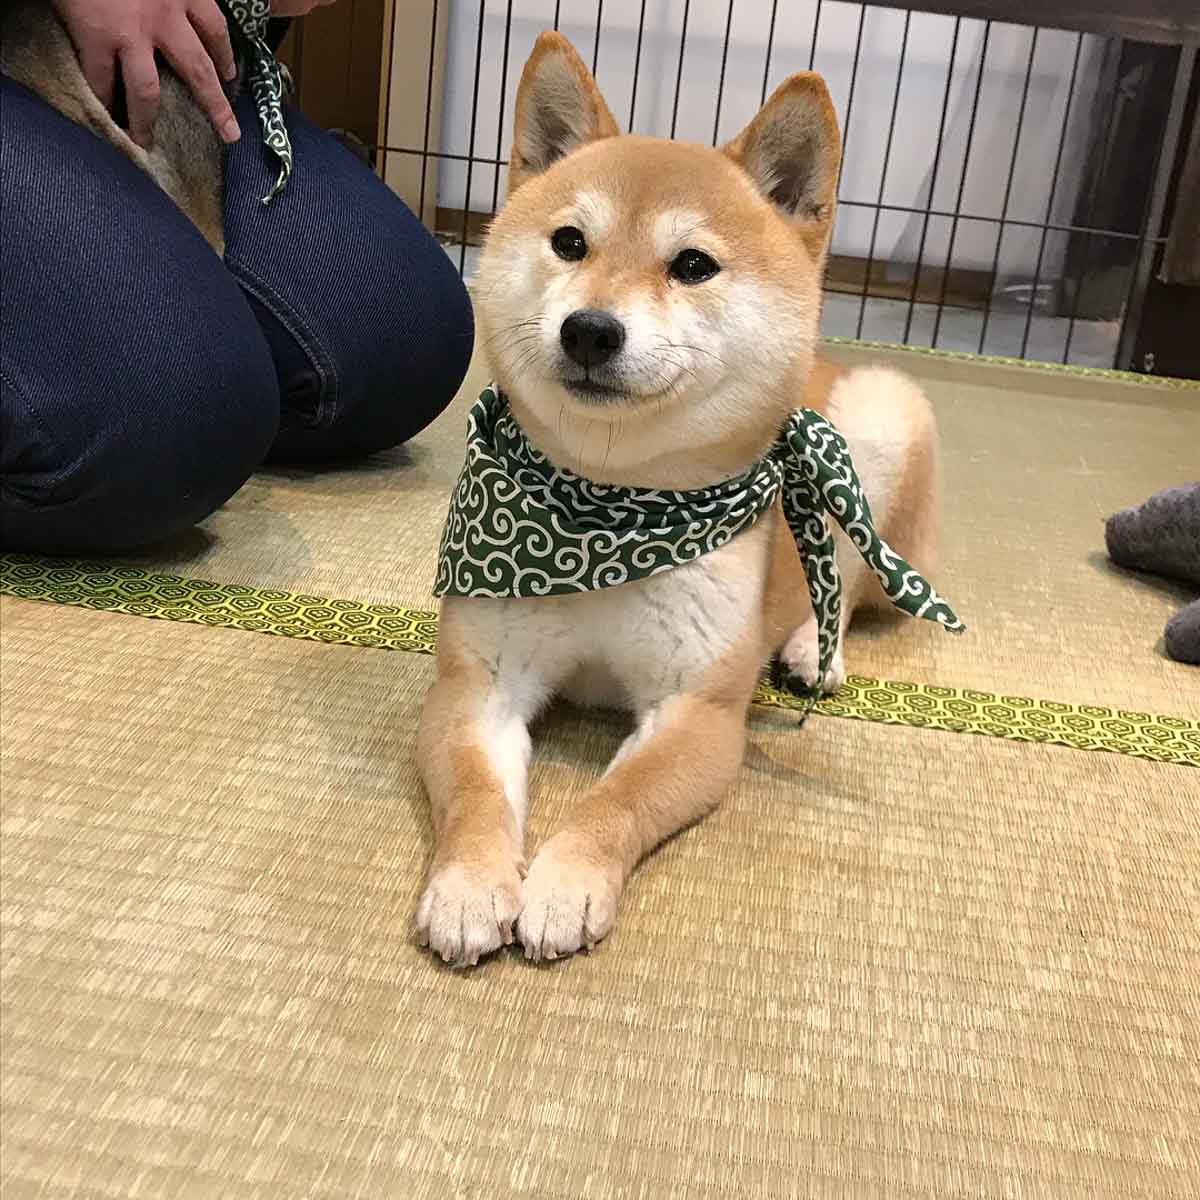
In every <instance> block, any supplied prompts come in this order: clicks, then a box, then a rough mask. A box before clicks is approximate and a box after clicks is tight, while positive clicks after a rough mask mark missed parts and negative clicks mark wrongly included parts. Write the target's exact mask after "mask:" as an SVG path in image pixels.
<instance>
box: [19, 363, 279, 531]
mask: <svg viewBox="0 0 1200 1200" xmlns="http://www.w3.org/2000/svg"><path fill="white" fill-rule="evenodd" d="M220 357H221V355H220V352H219V351H217V352H216V353H215V354H214V358H216V359H220ZM236 366H237V370H236V372H234V371H232V370H230V371H226V370H223V369H222V368H221V367H220V366H218V367H217V369H216V370H215V371H214V374H213V376H212V377H210V379H209V380H208V381H206V380H205V379H203V378H195V377H194V376H190V375H187V376H184V375H181V376H180V377H178V378H175V379H172V378H171V377H170V375H159V377H158V384H159V386H158V387H157V388H156V389H155V393H154V394H153V395H152V396H151V395H146V394H145V393H144V392H143V393H141V394H139V392H138V390H137V389H138V384H139V381H137V380H132V379H131V380H130V381H129V388H130V391H129V393H128V394H127V395H126V396H124V397H122V396H121V395H119V394H117V395H114V394H112V392H111V390H108V391H106V390H105V389H103V388H97V389H96V391H95V392H94V393H93V396H94V403H90V404H88V405H87V406H86V407H83V408H81V407H79V406H76V407H75V408H74V409H73V410H72V411H71V412H70V413H64V411H63V410H62V408H61V406H60V405H58V404H56V403H54V398H53V396H52V395H50V394H48V391H47V388H46V386H45V385H42V386H27V387H26V388H22V387H20V386H19V385H18V381H17V380H16V379H14V378H13V374H12V372H10V371H4V372H0V412H2V414H3V419H2V426H3V429H2V434H3V442H4V455H3V458H4V478H3V494H2V497H0V544H3V545H4V547H5V548H6V549H10V550H33V551H42V552H51V553H53V552H60V553H95V552H109V551H119V550H128V549H133V548H135V547H139V546H144V545H148V544H151V543H154V542H157V541H161V540H164V539H167V538H170V537H172V536H174V535H176V534H178V533H181V532H182V531H184V530H185V529H188V528H190V527H191V526H192V525H195V524H196V523H197V522H199V521H202V520H203V519H204V518H205V517H207V516H209V515H210V514H211V513H212V512H214V511H215V510H216V509H217V508H219V507H220V506H221V505H222V504H223V503H225V501H226V500H228V499H229V498H230V497H231V496H232V495H233V493H234V492H236V491H237V490H238V488H240V487H241V486H242V484H243V483H245V481H246V480H247V479H248V478H249V476H250V474H251V473H252V472H253V471H254V470H255V468H256V467H257V466H258V465H259V464H260V463H261V462H262V460H263V458H264V457H265V456H266V454H267V451H268V450H269V448H270V445H271V442H272V441H273V439H274V437H275V433H276V430H277V428H278V423H279V400H278V390H277V385H276V381H275V378H274V373H273V371H272V369H271V363H270V359H269V357H268V356H267V355H266V353H265V348H264V350H263V353H262V354H261V355H259V356H255V357H252V358H250V359H243V360H242V361H240V362H238V363H237V364H236ZM222 377H223V378H222ZM218 380H219V383H218V382H217V381H218ZM210 383H211V386H209V384H210Z"/></svg>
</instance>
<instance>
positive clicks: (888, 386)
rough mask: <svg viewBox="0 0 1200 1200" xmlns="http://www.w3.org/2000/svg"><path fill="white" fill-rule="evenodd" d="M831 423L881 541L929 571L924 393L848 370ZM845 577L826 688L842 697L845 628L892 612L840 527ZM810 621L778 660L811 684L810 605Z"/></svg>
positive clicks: (901, 381) (877, 373)
mask: <svg viewBox="0 0 1200 1200" xmlns="http://www.w3.org/2000/svg"><path fill="white" fill-rule="evenodd" d="M829 416H830V420H832V422H833V423H834V424H835V425H836V426H837V427H838V429H839V430H841V432H842V434H843V436H844V437H845V438H846V441H847V443H848V445H849V447H850V454H851V456H852V458H853V459H854V465H855V468H856V470H857V472H858V476H859V479H860V481H861V483H862V486H863V491H864V492H865V494H866V497H867V500H868V501H869V502H870V505H871V511H872V514H873V515H874V518H875V526H876V529H877V530H878V532H879V534H880V536H882V537H883V539H884V540H885V541H886V542H887V543H888V544H889V545H890V546H892V548H893V549H894V550H896V551H897V553H899V554H901V555H902V556H903V557H904V558H906V559H907V560H908V561H909V562H910V563H912V565H913V566H914V567H916V568H917V570H919V571H922V572H926V573H928V572H930V571H932V570H933V568H934V566H935V560H936V557H937V534H938V459H937V429H936V426H935V424H934V419H933V411H932V409H931V408H930V405H929V401H928V400H927V399H926V398H925V395H924V393H923V392H922V391H921V389H920V388H918V387H917V385H916V384H915V383H913V382H912V381H911V380H910V379H908V378H906V377H905V376H903V375H900V374H898V373H897V372H895V371H891V370H888V369H886V368H882V367H866V368H862V369H859V370H855V371H850V372H848V373H847V374H846V375H844V376H842V377H841V378H840V379H839V380H838V382H837V384H836V385H835V386H834V389H833V392H832V395H831V397H830V406H829ZM835 541H836V544H837V562H838V570H839V572H840V573H841V577H842V618H841V630H840V636H839V638H838V647H837V652H836V653H835V655H834V659H833V665H832V667H831V668H830V671H829V674H828V676H827V677H826V678H825V680H824V681H823V690H824V691H826V692H836V691H837V689H838V688H840V687H841V686H842V684H843V683H844V682H845V679H846V665H845V641H846V631H847V629H848V628H849V625H850V622H851V620H852V619H853V617H854V614H855V612H857V611H858V610H860V609H862V608H867V607H876V606H878V607H884V608H886V607H888V603H887V598H886V596H885V595H884V592H883V589H882V588H881V587H880V586H879V583H878V582H877V580H876V579H875V576H874V575H873V574H872V572H871V570H870V568H868V566H867V564H866V563H865V562H864V561H863V559H862V557H861V556H860V555H859V553H858V551H857V550H855V548H854V546H853V545H852V544H851V543H850V540H849V538H847V537H846V536H845V534H843V533H842V532H841V530H837V532H836V534H835ZM803 608H804V616H803V618H802V619H800V620H799V621H798V623H797V625H796V627H795V629H794V632H793V633H792V634H791V636H790V637H789V638H788V639H787V641H786V643H785V644H784V647H783V650H782V651H781V653H780V658H781V660H782V662H783V665H784V666H785V667H786V668H787V669H788V670H789V671H790V672H791V674H792V675H794V676H795V677H796V678H797V679H798V680H799V681H800V682H801V683H803V684H804V686H805V687H815V686H816V684H817V674H818V655H817V622H816V618H815V617H814V616H813V615H812V608H811V606H810V605H808V604H807V601H805V602H804V605H803Z"/></svg>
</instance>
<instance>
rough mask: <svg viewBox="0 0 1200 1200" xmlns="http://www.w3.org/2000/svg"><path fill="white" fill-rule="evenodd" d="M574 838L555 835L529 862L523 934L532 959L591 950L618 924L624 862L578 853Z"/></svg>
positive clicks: (520, 929) (521, 924)
mask: <svg viewBox="0 0 1200 1200" xmlns="http://www.w3.org/2000/svg"><path fill="white" fill-rule="evenodd" d="M572 841H573V839H572V838H570V837H569V836H564V835H559V836H557V837H553V838H551V839H550V841H548V842H547V843H546V844H545V846H543V847H542V849H541V850H540V851H539V852H538V854H537V856H536V857H535V858H534V860H533V862H532V863H531V864H530V867H529V875H528V877H527V878H526V880H525V906H524V908H523V909H522V911H521V916H520V919H519V920H518V922H517V937H518V938H519V939H520V942H521V945H522V946H524V948H525V957H526V958H527V959H529V960H531V961H532V962H543V961H545V960H548V959H555V958H563V957H565V956H567V955H569V954H574V953H575V952H576V951H577V950H584V949H587V950H591V949H592V948H593V947H594V946H595V944H596V943H597V942H598V941H600V939H601V938H602V937H604V936H605V935H606V934H608V933H609V931H610V930H611V929H612V927H613V925H614V924H615V923H616V919H617V903H618V901H619V900H620V898H621V888H622V885H623V882H624V880H623V877H622V872H621V870H620V867H619V866H618V865H617V864H615V863H605V862H604V861H603V859H602V857H600V856H598V855H594V854H590V853H589V854H581V853H578V852H577V850H576V849H575V848H573V846H572Z"/></svg>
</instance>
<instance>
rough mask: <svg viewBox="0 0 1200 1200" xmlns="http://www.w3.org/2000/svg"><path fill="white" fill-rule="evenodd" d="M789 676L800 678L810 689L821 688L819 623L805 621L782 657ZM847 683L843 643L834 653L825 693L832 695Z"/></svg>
mask: <svg viewBox="0 0 1200 1200" xmlns="http://www.w3.org/2000/svg"><path fill="white" fill-rule="evenodd" d="M779 658H780V661H781V662H782V663H783V666H784V669H785V670H786V671H787V672H788V674H790V675H792V676H794V677H795V678H796V679H798V680H799V681H800V682H801V683H802V684H803V685H804V686H805V687H806V688H810V689H811V688H815V687H816V686H817V678H818V671H819V670H820V661H821V656H820V650H819V647H818V645H817V622H816V621H815V620H811V619H810V620H808V621H805V622H804V624H803V625H801V626H800V627H799V628H798V629H797V630H796V631H795V632H794V633H793V634H792V636H791V637H790V638H788V641H787V645H786V646H784V648H783V652H782V653H781V654H780V656H779ZM845 682H846V660H845V657H844V656H843V654H842V645H841V642H840V641H839V643H838V647H837V649H836V650H835V651H834V652H833V662H831V663H830V664H829V673H828V674H827V675H826V676H825V679H824V682H823V684H822V686H821V691H823V692H824V693H825V694H826V695H832V694H833V693H834V692H836V691H837V690H838V689H839V688H840V687H841V686H842V684H843V683H845Z"/></svg>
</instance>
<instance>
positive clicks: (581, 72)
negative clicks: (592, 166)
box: [508, 33, 620, 194]
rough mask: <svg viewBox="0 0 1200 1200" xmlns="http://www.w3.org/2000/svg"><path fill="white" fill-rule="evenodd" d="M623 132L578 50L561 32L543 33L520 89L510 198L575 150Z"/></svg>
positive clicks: (522, 75) (509, 176)
mask: <svg viewBox="0 0 1200 1200" xmlns="http://www.w3.org/2000/svg"><path fill="white" fill-rule="evenodd" d="M619 132H620V130H619V129H618V128H617V122H616V121H615V120H614V118H613V115H612V113H611V112H609V109H608V105H607V104H605V103H604V97H603V96H601V95H600V89H599V88H598V87H597V86H596V81H595V80H594V79H593V78H592V73H591V71H589V70H588V69H587V67H586V66H584V63H583V59H581V58H580V57H579V55H578V54H577V53H576V51H575V47H574V46H572V45H571V43H570V42H568V41H567V39H566V38H565V37H563V35H562V34H561V33H543V34H542V35H541V36H540V37H539V38H538V40H537V41H536V42H535V43H534V47H533V53H532V54H531V55H530V56H529V61H528V62H527V63H526V64H525V70H524V71H523V72H522V74H521V85H520V87H518V88H517V111H516V120H515V128H514V130H513V146H512V155H511V157H510V159H509V164H508V190H509V193H510V194H511V193H512V192H514V191H515V190H516V189H517V188H519V187H520V186H521V184H522V183H524V182H525V180H526V179H528V178H530V177H531V176H533V175H538V174H540V173H541V172H542V171H544V170H545V169H546V168H547V167H549V166H550V165H551V164H553V163H555V162H557V161H558V159H560V158H563V157H565V156H566V155H568V154H570V153H571V151H572V150H577V149H578V148H579V147H580V146H582V145H584V144H585V143H587V142H594V141H596V139H597V138H606V137H615V136H616V135H617V134H618V133H619Z"/></svg>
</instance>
